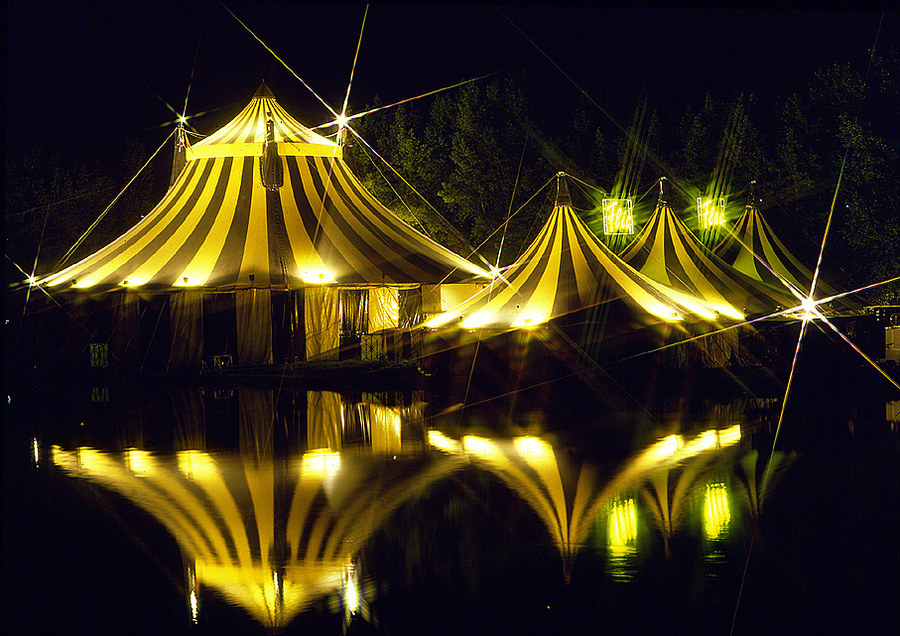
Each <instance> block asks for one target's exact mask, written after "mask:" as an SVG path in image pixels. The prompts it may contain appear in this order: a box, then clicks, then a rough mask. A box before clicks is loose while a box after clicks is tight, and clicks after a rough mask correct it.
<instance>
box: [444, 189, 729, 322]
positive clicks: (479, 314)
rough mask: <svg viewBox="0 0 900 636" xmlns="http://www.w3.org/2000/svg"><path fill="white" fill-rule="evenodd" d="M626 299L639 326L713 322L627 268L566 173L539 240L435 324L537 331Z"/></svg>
mask: <svg viewBox="0 0 900 636" xmlns="http://www.w3.org/2000/svg"><path fill="white" fill-rule="evenodd" d="M615 301H622V303H624V305H625V306H627V308H628V310H629V312H628V313H629V316H630V317H631V318H632V319H635V320H636V321H637V322H641V323H644V324H646V323H647V322H652V323H659V322H678V321H682V320H687V321H695V320H712V319H713V318H714V317H715V315H714V313H713V312H712V311H711V310H710V308H709V307H708V306H707V305H706V304H705V303H703V301H701V300H699V299H697V298H695V297H693V296H691V295H689V294H683V293H681V292H678V291H675V290H672V289H669V288H667V287H666V286H664V285H660V284H658V283H656V282H654V281H652V280H650V279H649V278H647V277H646V276H644V275H642V274H640V273H639V272H637V271H635V270H634V269H632V268H631V267H629V266H628V265H627V264H625V263H624V262H623V261H622V260H621V259H620V258H619V257H617V256H616V255H615V254H613V252H612V251H611V250H610V249H609V248H608V247H607V246H606V245H604V244H603V243H602V242H601V241H600V240H599V239H598V238H597V237H596V236H595V235H594V234H593V233H592V232H591V231H590V229H589V228H588V227H587V225H586V224H585V223H584V221H582V220H581V219H580V218H579V217H578V215H577V214H576V213H575V210H574V209H573V208H572V201H571V198H570V196H569V190H568V185H567V184H566V179H565V174H564V173H560V174H559V175H558V176H557V196H556V202H555V204H554V207H553V211H552V212H551V214H550V217H549V218H548V219H547V221H546V223H545V224H544V226H543V228H542V229H541V230H540V232H539V233H538V235H537V238H535V240H534V242H532V243H531V245H529V246H528V248H527V249H526V250H525V251H524V252H523V253H522V255H521V256H520V257H519V258H518V259H517V260H516V261H515V262H514V263H513V264H512V265H510V266H509V267H508V268H507V269H506V270H505V271H504V272H503V274H502V275H500V276H498V277H497V278H496V279H495V281H494V283H492V284H491V285H489V286H487V287H485V288H484V289H482V290H481V291H479V292H478V293H476V294H475V295H474V296H472V297H471V298H469V299H468V300H465V301H464V302H462V303H460V304H459V305H457V306H455V307H453V308H452V309H450V310H449V311H447V312H445V313H443V314H441V315H438V316H435V317H434V318H432V319H431V320H429V321H428V322H427V323H426V326H427V327H440V326H442V325H448V324H451V323H455V322H459V321H461V322H460V324H461V326H462V327H463V328H466V329H472V328H477V327H489V328H514V329H517V328H529V327H533V326H537V325H540V324H543V323H546V322H547V321H549V320H553V319H555V318H559V317H562V316H566V315H569V314H572V313H575V312H579V311H582V310H590V309H592V308H596V307H598V306H601V305H606V306H609V304H610V303H613V304H621V303H615Z"/></svg>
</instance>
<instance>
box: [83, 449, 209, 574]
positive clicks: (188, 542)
mask: <svg viewBox="0 0 900 636" xmlns="http://www.w3.org/2000/svg"><path fill="white" fill-rule="evenodd" d="M74 455H75V456H76V457H77V460H76V461H77V462H78V464H80V469H79V468H76V469H75V470H74V471H73V472H74V473H75V474H76V475H77V476H79V477H84V478H87V479H90V480H91V481H95V482H97V483H100V484H101V485H104V486H106V487H109V488H113V489H114V490H117V491H118V492H120V493H122V494H123V495H126V496H127V497H128V498H129V499H131V500H133V501H136V502H138V503H141V504H142V505H144V506H145V507H146V508H147V509H148V510H153V511H154V516H156V517H157V518H159V519H160V520H161V521H162V522H163V523H164V524H165V525H166V527H167V528H169V529H170V531H171V532H172V533H173V534H174V535H175V537H176V539H177V540H178V542H179V544H181V545H184V546H186V547H187V548H188V549H189V550H192V551H193V552H194V554H195V555H200V554H205V555H208V556H209V557H212V556H213V555H211V554H209V552H208V551H207V550H206V548H205V547H204V546H206V545H207V543H206V542H205V541H204V533H203V532H200V531H199V530H198V528H197V527H196V525H195V523H194V520H193V519H192V518H191V517H190V516H189V515H185V514H184V513H183V512H182V510H181V508H179V507H178V506H176V505H173V503H172V501H171V499H169V498H168V497H167V496H165V495H162V494H161V493H160V492H159V491H158V490H157V489H156V488H152V487H150V486H148V483H149V482H148V480H146V479H145V478H141V479H139V478H137V477H135V476H134V475H132V474H130V473H129V472H127V471H126V470H125V469H124V467H123V466H122V465H121V464H119V463H118V462H114V461H112V460H111V459H110V458H109V457H108V456H107V455H106V454H104V453H102V452H101V451H98V450H96V449H93V448H87V447H80V448H79V449H78V450H77V451H76V453H74ZM158 472H163V471H158Z"/></svg>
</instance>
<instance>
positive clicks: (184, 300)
mask: <svg viewBox="0 0 900 636" xmlns="http://www.w3.org/2000/svg"><path fill="white" fill-rule="evenodd" d="M169 320H170V324H171V326H172V327H171V328H172V347H171V349H170V351H169V367H170V368H180V367H196V366H200V361H201V359H202V358H203V294H202V293H201V292H200V291H195V290H189V291H182V292H176V293H174V294H172V296H171V299H170V301H169Z"/></svg>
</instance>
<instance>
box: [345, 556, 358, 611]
mask: <svg viewBox="0 0 900 636" xmlns="http://www.w3.org/2000/svg"><path fill="white" fill-rule="evenodd" d="M359 605H360V595H359V580H358V579H357V573H356V567H354V566H353V565H350V566H347V568H346V569H345V570H344V608H345V610H346V612H347V614H349V615H354V614H356V613H357V612H358V611H359Z"/></svg>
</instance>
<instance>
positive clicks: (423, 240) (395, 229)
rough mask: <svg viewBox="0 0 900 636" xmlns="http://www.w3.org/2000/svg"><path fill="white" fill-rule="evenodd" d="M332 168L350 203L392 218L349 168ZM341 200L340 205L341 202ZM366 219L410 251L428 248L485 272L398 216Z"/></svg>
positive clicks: (475, 271) (468, 269) (470, 269)
mask: <svg viewBox="0 0 900 636" xmlns="http://www.w3.org/2000/svg"><path fill="white" fill-rule="evenodd" d="M335 172H336V173H337V178H338V183H339V184H340V185H341V186H342V188H343V191H344V192H345V193H346V195H347V197H348V198H350V199H351V201H352V202H353V203H355V204H356V205H357V206H359V207H360V208H361V209H363V210H365V209H366V208H370V209H374V210H378V211H379V212H381V214H383V215H384V216H386V217H387V218H388V219H391V218H396V216H395V215H394V213H393V212H391V211H390V210H388V209H387V208H386V207H385V206H384V205H382V204H381V203H380V202H379V201H378V200H377V199H375V198H374V197H373V196H372V195H371V194H370V193H369V191H368V190H366V189H365V188H364V187H363V186H362V184H361V183H360V182H359V180H358V179H356V177H355V176H354V175H353V173H352V172H350V171H349V170H336V171H335ZM357 193H359V194H357ZM341 203H342V205H343V202H341ZM344 209H346V208H344ZM370 220H371V221H372V223H373V224H374V225H376V226H377V227H378V228H379V229H381V230H382V231H383V232H384V233H385V234H387V235H388V236H390V237H392V238H393V239H394V240H395V241H397V242H398V243H399V244H400V245H402V246H404V247H406V248H407V249H408V250H409V251H410V252H411V253H413V254H417V253H421V252H425V254H426V255H427V254H428V252H438V253H439V254H441V255H442V256H443V257H444V258H446V259H448V260H449V261H450V262H451V263H453V264H454V265H456V266H458V267H459V268H460V269H461V270H463V271H466V272H469V273H472V274H477V275H479V276H487V274H486V272H484V271H483V270H482V269H481V268H479V267H477V266H475V265H473V264H472V263H470V262H468V261H467V260H466V259H464V258H462V257H461V256H459V255H457V254H455V253H454V252H452V251H450V250H448V249H447V248H446V247H444V246H443V245H441V244H439V243H437V242H435V241H433V240H432V239H430V238H429V237H427V236H425V235H424V234H422V233H421V232H419V231H418V230H417V229H415V228H414V227H412V226H409V225H407V224H406V223H404V222H403V221H402V220H400V219H399V218H396V221H395V223H390V222H388V221H385V220H382V219H379V218H375V217H374V216H372V217H370Z"/></svg>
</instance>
